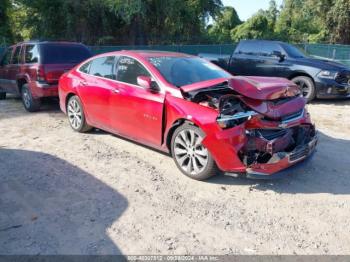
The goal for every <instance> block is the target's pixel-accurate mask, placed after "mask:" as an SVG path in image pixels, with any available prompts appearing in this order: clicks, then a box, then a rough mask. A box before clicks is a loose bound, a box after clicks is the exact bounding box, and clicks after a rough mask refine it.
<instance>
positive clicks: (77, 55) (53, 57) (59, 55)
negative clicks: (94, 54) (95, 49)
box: [40, 44, 91, 64]
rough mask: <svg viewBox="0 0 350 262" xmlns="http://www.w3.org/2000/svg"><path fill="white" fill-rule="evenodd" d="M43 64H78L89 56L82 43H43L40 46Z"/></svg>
mask: <svg viewBox="0 0 350 262" xmlns="http://www.w3.org/2000/svg"><path fill="white" fill-rule="evenodd" d="M40 50H41V51H42V52H41V62H42V63H43V64H78V63H80V62H82V61H84V60H86V59H87V58H89V57H91V53H90V51H89V50H88V49H87V48H86V47H85V46H83V45H77V44H75V45H67V44H64V45H62V44H61V45H60V44H45V45H41V47H40Z"/></svg>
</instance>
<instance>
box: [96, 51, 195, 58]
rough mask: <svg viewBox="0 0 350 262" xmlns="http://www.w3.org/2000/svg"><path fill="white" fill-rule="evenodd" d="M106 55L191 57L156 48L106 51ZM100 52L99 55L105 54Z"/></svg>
mask: <svg viewBox="0 0 350 262" xmlns="http://www.w3.org/2000/svg"><path fill="white" fill-rule="evenodd" d="M106 54H108V55H132V56H139V57H143V58H148V57H192V55H189V54H184V53H177V52H168V51H157V50H121V51H114V52H109V53H106ZM106 54H100V55H106Z"/></svg>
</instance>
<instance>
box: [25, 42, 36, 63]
mask: <svg viewBox="0 0 350 262" xmlns="http://www.w3.org/2000/svg"><path fill="white" fill-rule="evenodd" d="M25 62H26V64H34V63H38V62H39V50H38V46H37V45H27V46H26V53H25Z"/></svg>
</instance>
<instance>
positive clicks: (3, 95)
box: [0, 92, 6, 100]
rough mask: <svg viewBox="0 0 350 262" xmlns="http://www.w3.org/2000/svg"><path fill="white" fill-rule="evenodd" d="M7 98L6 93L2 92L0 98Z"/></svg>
mask: <svg viewBox="0 0 350 262" xmlns="http://www.w3.org/2000/svg"><path fill="white" fill-rule="evenodd" d="M4 99H6V93H5V92H0V100H4Z"/></svg>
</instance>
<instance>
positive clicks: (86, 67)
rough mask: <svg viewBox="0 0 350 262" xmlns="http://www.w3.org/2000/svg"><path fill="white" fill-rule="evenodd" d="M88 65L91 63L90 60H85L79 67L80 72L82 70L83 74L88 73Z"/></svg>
mask: <svg viewBox="0 0 350 262" xmlns="http://www.w3.org/2000/svg"><path fill="white" fill-rule="evenodd" d="M90 65H91V61H90V62H87V63H85V64H83V65H82V66H81V67H80V68H79V71H80V72H83V73H85V74H88V73H89V70H90Z"/></svg>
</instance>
